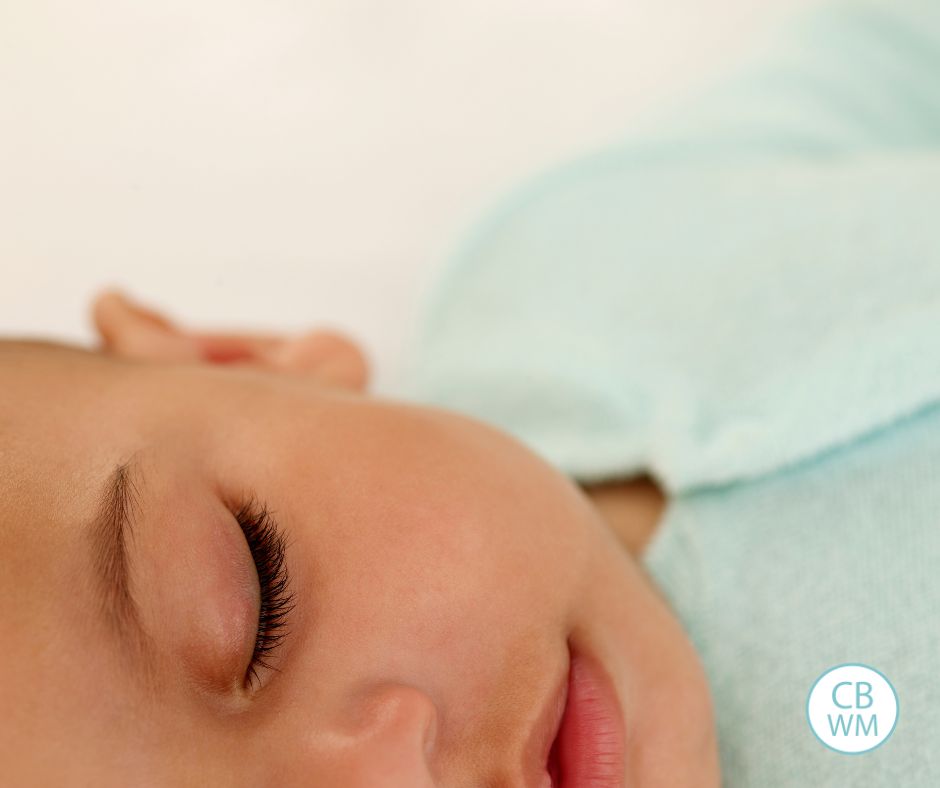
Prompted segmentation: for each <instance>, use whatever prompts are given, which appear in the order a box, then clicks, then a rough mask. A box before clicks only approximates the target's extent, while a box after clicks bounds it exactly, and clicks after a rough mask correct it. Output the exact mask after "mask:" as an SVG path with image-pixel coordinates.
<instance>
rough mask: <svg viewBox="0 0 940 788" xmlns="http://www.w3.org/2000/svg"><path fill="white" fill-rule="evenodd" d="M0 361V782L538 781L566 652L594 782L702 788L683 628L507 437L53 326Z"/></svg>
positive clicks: (610, 542) (577, 496)
mask: <svg viewBox="0 0 940 788" xmlns="http://www.w3.org/2000/svg"><path fill="white" fill-rule="evenodd" d="M0 379H2V381H3V385H2V387H0V457H2V464H0V500H2V501H3V506H2V512H0V643H2V644H3V647H2V649H0V709H2V712H0V762H2V763H3V764H4V771H5V779H10V780H11V784H17V785H26V784H37V785H38V784H45V785H52V784H64V783H80V784H96V785H132V784H133V785H174V786H176V785H190V784H192V785H322V786H350V787H351V788H355V787H356V786H370V788H381V787H382V786H414V787H415V788H420V787H421V786H427V787H429V788H430V786H448V787H449V786H454V787H455V788H457V787H458V786H459V787H461V788H462V787H463V786H467V788H469V787H470V786H473V788H479V787H481V786H532V787H533V788H535V787H536V786H539V787H541V786H543V785H545V781H546V762H547V759H548V749H549V747H550V745H551V740H552V737H553V735H554V730H555V725H554V722H555V721H556V720H557V716H555V715H554V709H553V704H555V705H557V704H558V702H559V698H560V695H559V691H560V690H562V689H563V688H564V687H565V686H566V676H567V673H568V667H569V659H570V653H571V651H573V652H575V653H578V654H584V655H587V657H588V658H591V659H593V660H596V662H597V663H599V664H600V665H602V666H603V669H604V671H605V672H606V673H607V674H608V676H609V678H610V681H611V684H612V687H613V689H614V690H615V692H616V696H617V698H618V702H619V707H620V715H621V722H622V726H623V731H624V732H625V736H624V740H625V745H624V752H623V758H622V760H621V759H619V758H618V757H617V756H614V758H613V760H612V763H613V765H614V769H615V771H616V772H617V774H615V775H614V776H613V778H612V779H611V780H610V781H609V782H604V783H599V782H592V783H591V784H592V785H594V784H597V785H600V784H603V785H608V784H609V785H611V786H614V785H630V786H633V785H636V786H671V787H672V788H679V787H681V786H696V787H697V788H700V787H701V786H707V785H717V776H716V771H715V743H714V731H713V725H712V721H711V711H710V706H709V699H708V693H707V690H706V687H705V683H704V680H703V677H702V673H701V670H700V668H699V666H698V663H697V660H696V658H695V655H694V653H693V651H692V649H691V647H690V645H689V643H688V641H687V640H686V638H685V636H684V635H683V633H682V632H681V630H680V628H679V627H678V626H677V624H676V622H675V621H674V619H673V618H672V617H671V615H670V614H669V612H668V611H667V609H666V607H665V606H664V604H663V603H662V602H661V601H660V599H659V597H658V595H657V594H656V592H655V591H654V590H653V589H652V587H651V586H650V585H649V583H648V582H647V580H646V579H645V577H644V576H643V575H642V574H641V572H640V571H639V570H638V568H637V567H636V566H635V564H634V563H633V562H632V560H631V559H630V557H629V556H628V555H627V553H626V552H625V551H624V550H623V549H622V548H621V547H620V545H619V544H618V542H617V541H616V539H615V538H614V537H613V536H612V534H611V533H610V532H609V530H608V529H607V527H606V526H605V524H604V523H603V522H602V520H601V519H600V518H599V516H598V515H597V513H596V511H595V510H594V509H593V507H592V505H591V503H590V502H589V501H588V500H587V499H586V498H585V496H584V495H583V494H582V493H581V492H580V490H579V489H578V488H577V486H576V485H574V484H572V483H571V482H570V481H569V480H567V479H566V478H565V477H564V476H563V475H561V474H559V473H558V472H556V471H555V470H553V469H552V468H551V467H549V466H548V465H546V464H545V463H543V462H542V461H541V460H540V459H538V458H537V457H536V456H534V455H533V454H532V453H530V452H529V451H528V450H526V449H525V448H524V447H522V446H521V445H519V444H518V443H517V442H515V441H514V440H512V439H510V438H509V437H506V436H504V435H503V434H502V433H500V432H498V431H496V430H494V429H491V428H489V427H487V426H485V425H483V424H481V423H479V422H477V421H474V420H470V419H468V418H464V417H461V416H458V415H456V414H452V413H449V412H445V411H441V410H435V409H429V408H424V407H417V406H413V405H407V404H401V403H394V402H391V401H387V400H382V399H377V398H375V397H371V396H367V395H364V394H362V393H357V392H355V391H350V390H345V389H340V388H333V387H326V386H323V385H321V384H317V383H316V382H314V381H312V380H309V379H306V378H304V377H302V376H294V377H291V376H286V375H277V374H274V373H270V372H265V371H260V370H251V369H239V368H231V367H221V366H211V365H205V364H198V363H151V362H140V361H128V360H121V359H115V358H112V357H110V356H105V355H101V354H98V353H93V352H86V351H82V350H78V349H69V348H63V347H57V346H48V347H44V346H41V345H36V346H33V345H28V344H27V345H7V346H5V347H2V349H0ZM116 469H117V470H116ZM112 496H114V498H113V500H112ZM248 504H252V505H251V506H248V508H247V509H245V508H243V507H246V506H247V505H248ZM262 508H265V509H266V510H267V512H268V515H269V517H268V518H267V521H266V522H264V523H262V522H259V521H258V520H259V515H260V513H261V509H262ZM240 510H241V512H240ZM239 513H241V515H242V522H241V523H240V522H239V520H238V517H237V516H238V515H239ZM124 514H126V515H127V522H123V519H124V518H123V517H122V515H124ZM252 515H253V516H254V517H255V522H254V523H251V522H248V521H249V520H250V519H251V516H252ZM265 529H267V530H265ZM246 531H247V533H248V537H247V538H246ZM122 535H123V539H121V536H122ZM122 541H123V544H124V548H123V550H122V549H121V542H122ZM278 547H283V562H279V560H278ZM259 563H260V566H261V569H260V571H259V568H258V564H259ZM259 578H260V579H259ZM279 582H280V583H281V584H282V587H281V588H280V589H278V587H277V585H278V583H279ZM284 583H286V586H284V585H283V584H284ZM259 610H260V612H261V614H262V615H261V619H262V621H261V626H260V634H259ZM259 652H260V653H259ZM259 657H260V661H258V658H259ZM563 784H564V783H563Z"/></svg>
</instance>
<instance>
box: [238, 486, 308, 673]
mask: <svg viewBox="0 0 940 788" xmlns="http://www.w3.org/2000/svg"><path fill="white" fill-rule="evenodd" d="M235 519H236V520H238V524H239V526H241V529H242V533H243V534H244V535H245V541H246V542H247V543H248V549H249V550H250V551H251V558H252V561H254V564H255V571H256V572H257V574H258V588H259V589H260V604H259V606H258V631H257V634H256V636H255V645H254V650H253V652H252V655H251V662H250V663H249V665H248V669H247V671H246V673H245V686H247V687H256V686H260V677H259V672H260V671H261V670H262V669H270V670H276V668H274V667H272V665H271V656H272V654H273V653H274V652H275V651H276V650H277V648H278V647H279V646H280V645H281V643H282V642H283V640H284V638H285V637H286V636H287V634H288V630H287V619H288V616H289V615H290V612H291V611H292V610H293V609H294V595H293V593H292V591H291V588H290V575H289V574H288V572H287V565H286V562H285V553H286V550H287V543H286V541H285V539H284V535H283V533H282V531H281V530H280V528H279V527H278V524H277V522H276V521H275V519H274V517H273V516H272V515H271V513H270V511H269V510H268V508H267V507H266V506H264V505H263V504H260V503H258V502H257V500H256V499H255V498H253V497H252V498H249V499H248V500H247V501H245V502H244V503H243V504H242V505H241V506H239V507H238V510H237V511H236V512H235Z"/></svg>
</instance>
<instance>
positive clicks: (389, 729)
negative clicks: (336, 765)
mask: <svg viewBox="0 0 940 788" xmlns="http://www.w3.org/2000/svg"><path fill="white" fill-rule="evenodd" d="M437 724H438V722H437V708H436V706H435V705H434V701H433V700H432V699H431V698H430V697H429V696H428V695H427V694H425V693H424V692H422V691H421V690H419V689H417V688H415V687H411V686H407V685H402V684H393V685H383V686H382V687H381V688H378V689H376V690H373V691H372V692H371V693H370V694H369V695H368V696H367V697H366V698H364V699H363V703H362V711H361V713H360V715H359V717H358V720H357V724H356V726H355V728H353V729H352V730H351V731H350V738H349V747H348V749H347V750H346V753H347V756H348V764H344V766H345V767H346V769H344V776H345V774H348V778H345V779H344V781H343V783H342V784H343V785H344V786H349V788H360V787H361V788H367V787H368V788H400V786H405V785H407V786H413V788H435V783H434V779H433V776H432V770H431V767H432V761H433V754H434V743H435V738H436V734H437ZM347 770H348V771H347Z"/></svg>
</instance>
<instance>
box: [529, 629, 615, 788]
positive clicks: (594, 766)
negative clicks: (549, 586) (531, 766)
mask: <svg viewBox="0 0 940 788" xmlns="http://www.w3.org/2000/svg"><path fill="white" fill-rule="evenodd" d="M569 657H570V659H569V663H568V692H567V696H566V700H565V708H564V714H563V715H562V718H561V720H560V722H559V725H558V730H557V732H556V736H555V739H554V741H553V742H552V746H551V751H550V753H549V756H548V762H547V763H546V773H547V776H548V778H549V780H548V782H545V781H544V780H543V783H544V784H545V785H546V786H557V788H588V786H591V788H623V784H624V771H625V763H626V731H625V724H624V719H623V707H622V706H621V704H620V698H619V697H618V695H617V689H616V687H615V686H614V683H613V680H612V679H611V676H610V675H609V673H608V672H607V670H606V668H605V667H604V665H603V663H602V662H601V661H600V660H599V659H598V658H597V657H596V656H595V655H594V654H591V653H589V652H586V651H579V650H578V649H576V648H574V649H573V648H571V646H570V644H569Z"/></svg>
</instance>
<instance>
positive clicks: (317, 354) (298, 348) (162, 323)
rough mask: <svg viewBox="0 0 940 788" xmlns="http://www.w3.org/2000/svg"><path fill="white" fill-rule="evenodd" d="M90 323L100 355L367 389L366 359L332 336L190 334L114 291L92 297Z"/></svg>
mask: <svg viewBox="0 0 940 788" xmlns="http://www.w3.org/2000/svg"><path fill="white" fill-rule="evenodd" d="M92 318H93V320H94V324H95V328H96V329H97V331H98V335H99V337H100V339H101V344H100V347H99V349H100V350H101V351H102V352H104V353H111V354H114V355H118V356H125V357H128V358H138V359H147V360H151V361H194V362H199V361H203V362H207V363H213V364H235V365H241V366H247V367H255V368H259V369H268V370H271V371H275V372H284V373H289V374H301V375H309V376H312V377H313V378H315V379H317V380H318V381H319V382H322V383H325V384H328V385H334V386H339V387H341V388H348V389H353V390H356V391H365V389H366V387H367V385H368V379H369V365H368V362H367V360H366V357H365V354H364V353H363V351H362V350H361V349H360V348H359V347H358V346H357V345H356V344H355V343H354V342H353V341H352V340H350V339H349V338H347V337H345V336H343V335H342V334H339V333H337V332H334V331H326V330H321V331H314V332H311V333H308V334H303V335H301V336H298V337H293V338H292V337H285V336H281V335H276V334H239V333H215V332H198V331H190V330H186V329H183V328H181V327H180V326H177V325H174V324H173V323H172V322H171V321H170V320H168V319H167V318H166V317H165V316H164V315H161V314H159V313H157V312H155V311H154V310H152V309H148V308H145V307H143V306H141V305H140V304H136V303H134V302H132V301H131V300H130V299H129V298H127V296H125V295H124V294H123V293H120V292H119V291H117V290H106V291H104V292H102V293H100V294H99V295H98V296H97V297H96V298H95V300H94V303H93V304H92Z"/></svg>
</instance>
